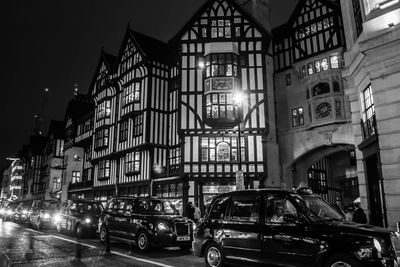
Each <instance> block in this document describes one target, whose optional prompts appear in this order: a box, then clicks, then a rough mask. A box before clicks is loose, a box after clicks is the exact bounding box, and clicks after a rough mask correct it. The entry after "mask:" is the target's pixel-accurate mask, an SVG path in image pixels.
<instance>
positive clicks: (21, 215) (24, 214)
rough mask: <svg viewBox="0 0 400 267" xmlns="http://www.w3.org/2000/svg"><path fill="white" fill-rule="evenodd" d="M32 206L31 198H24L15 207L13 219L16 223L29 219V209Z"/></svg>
mask: <svg viewBox="0 0 400 267" xmlns="http://www.w3.org/2000/svg"><path fill="white" fill-rule="evenodd" d="M31 206H32V201H31V200H24V201H21V202H20V203H19V205H18V206H17V207H16V208H15V212H14V221H15V222H17V223H27V222H28V219H29V210H30V208H31Z"/></svg>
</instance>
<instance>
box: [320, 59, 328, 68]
mask: <svg viewBox="0 0 400 267" xmlns="http://www.w3.org/2000/svg"><path fill="white" fill-rule="evenodd" d="M321 68H322V70H328V68H329V66H328V58H326V57H325V58H323V59H322V60H321Z"/></svg>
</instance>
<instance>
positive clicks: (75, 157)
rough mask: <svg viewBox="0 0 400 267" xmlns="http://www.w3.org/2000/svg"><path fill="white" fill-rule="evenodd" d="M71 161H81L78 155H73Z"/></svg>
mask: <svg viewBox="0 0 400 267" xmlns="http://www.w3.org/2000/svg"><path fill="white" fill-rule="evenodd" d="M73 159H74V161H81V156H79V155H78V154H75V155H74V157H73Z"/></svg>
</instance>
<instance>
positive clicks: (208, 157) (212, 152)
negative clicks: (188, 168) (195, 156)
mask: <svg viewBox="0 0 400 267" xmlns="http://www.w3.org/2000/svg"><path fill="white" fill-rule="evenodd" d="M240 150H241V157H242V160H243V161H244V160H245V156H246V154H245V152H246V149H245V141H244V138H241V145H240ZM200 151H201V152H200V153H201V160H202V161H238V160H239V157H238V151H239V146H238V142H237V138H236V137H216V138H215V137H210V138H207V137H203V138H202V139H201V149H200Z"/></svg>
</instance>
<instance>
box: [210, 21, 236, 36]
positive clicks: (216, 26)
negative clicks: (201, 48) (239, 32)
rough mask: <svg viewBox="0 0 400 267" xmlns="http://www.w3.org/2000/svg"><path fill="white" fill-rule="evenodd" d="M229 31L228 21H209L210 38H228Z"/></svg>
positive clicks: (229, 23)
mask: <svg viewBox="0 0 400 267" xmlns="http://www.w3.org/2000/svg"><path fill="white" fill-rule="evenodd" d="M231 31H232V30H231V21H230V20H224V19H218V20H211V38H224V37H225V38H230V37H231V36H232V34H231Z"/></svg>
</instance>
